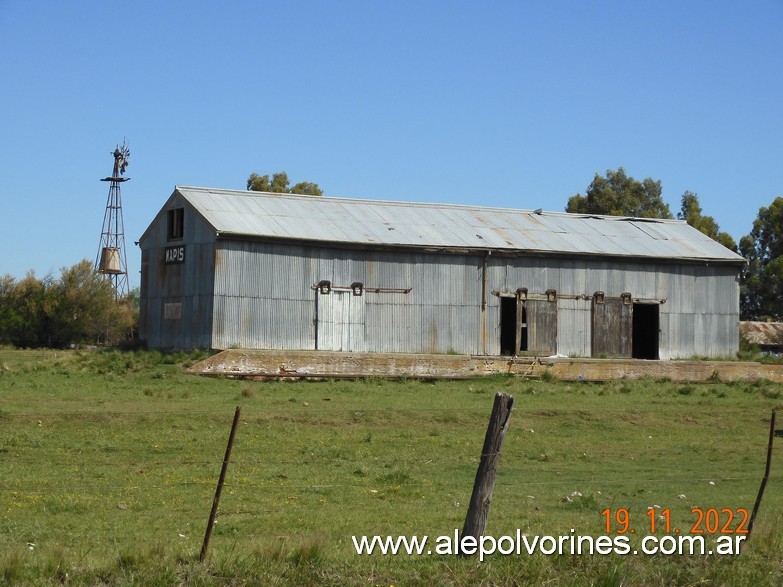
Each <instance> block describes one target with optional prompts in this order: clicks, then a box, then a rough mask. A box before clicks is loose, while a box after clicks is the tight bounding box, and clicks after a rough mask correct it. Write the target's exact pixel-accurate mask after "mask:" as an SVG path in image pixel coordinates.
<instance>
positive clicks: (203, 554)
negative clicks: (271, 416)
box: [198, 406, 239, 561]
mask: <svg viewBox="0 0 783 587" xmlns="http://www.w3.org/2000/svg"><path fill="white" fill-rule="evenodd" d="M237 424H239V406H237V409H236V411H235V412H234V423H233V424H232V425H231V434H229V436H228V446H226V456H224V457H223V467H222V468H221V469H220V479H218V484H217V488H216V489H215V499H214V500H213V501H212V511H211V512H210V513H209V521H208V522H207V531H206V532H205V533H204V544H203V545H202V546H201V554H200V555H199V557H198V560H199V561H203V560H204V558H205V557H206V556H207V549H208V548H209V539H210V537H211V536H212V527H213V526H214V525H215V518H216V517H217V510H218V504H219V503H220V493H221V492H222V491H223V482H224V481H225V480H226V471H227V470H228V461H229V459H230V458H231V447H232V446H233V444H234V436H235V435H236V432H237Z"/></svg>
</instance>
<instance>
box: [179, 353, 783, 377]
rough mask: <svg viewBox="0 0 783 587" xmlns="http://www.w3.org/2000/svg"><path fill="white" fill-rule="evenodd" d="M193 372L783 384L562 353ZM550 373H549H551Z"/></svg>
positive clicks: (781, 373) (248, 358) (300, 358)
mask: <svg viewBox="0 0 783 587" xmlns="http://www.w3.org/2000/svg"><path fill="white" fill-rule="evenodd" d="M189 371H190V372H192V373H197V374H200V375H215V376H227V377H244V378H256V379H266V378H303V377H322V378H327V377H338V378H339V377H343V378H361V377H388V378H404V377H410V378H415V379H467V378H470V377H480V376H483V375H493V374H499V373H503V374H510V375H515V376H518V377H530V378H540V377H553V378H554V379H558V380H563V381H577V380H581V381H613V380H621V379H641V378H645V377H646V378H651V379H669V380H671V381H683V382H685V381H694V382H695V381H705V382H706V381H756V380H759V379H766V380H769V381H773V382H776V383H783V365H768V364H762V363H751V362H740V361H644V360H638V359H571V358H561V357H513V358H512V357H481V356H470V355H416V354H396V353H342V352H326V351H273V350H244V349H230V350H226V351H222V352H220V353H218V354H216V355H213V356H212V357H209V358H208V359H206V360H204V361H201V362H200V363H197V364H196V365H193V366H192V367H191V368H190V369H189ZM545 373H549V375H545Z"/></svg>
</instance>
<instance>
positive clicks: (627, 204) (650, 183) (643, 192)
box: [566, 167, 672, 218]
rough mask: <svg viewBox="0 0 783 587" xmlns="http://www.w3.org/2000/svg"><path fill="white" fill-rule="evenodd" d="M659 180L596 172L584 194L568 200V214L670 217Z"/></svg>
mask: <svg viewBox="0 0 783 587" xmlns="http://www.w3.org/2000/svg"><path fill="white" fill-rule="evenodd" d="M661 192H662V187H661V182H660V180H658V181H655V180H653V179H651V178H649V177H648V178H647V179H645V180H644V181H641V182H640V181H636V180H635V179H634V178H632V177H629V176H627V175H626V174H625V169H623V168H622V167H618V168H617V171H612V170H611V169H610V170H607V172H606V177H605V178H604V177H601V176H600V175H598V174H597V173H596V174H595V177H594V178H593V181H592V183H591V184H590V185H589V186H588V188H587V192H586V193H585V195H584V196H583V195H581V194H576V195H574V196H571V197H570V198H569V199H568V205H567V206H566V212H574V213H577V214H606V215H609V216H633V217H636V218H671V217H672V213H671V210H669V205H668V204H666V203H665V202H664V201H663V198H662V197H661Z"/></svg>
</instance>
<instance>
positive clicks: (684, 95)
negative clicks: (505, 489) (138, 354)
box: [0, 0, 783, 286]
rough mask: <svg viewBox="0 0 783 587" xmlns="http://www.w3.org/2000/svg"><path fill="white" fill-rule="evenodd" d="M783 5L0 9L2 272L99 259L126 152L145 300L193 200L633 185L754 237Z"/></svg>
mask: <svg viewBox="0 0 783 587" xmlns="http://www.w3.org/2000/svg"><path fill="white" fill-rule="evenodd" d="M782 70H783V1H781V0H749V1H748V2H742V3H739V2H729V1H723V0H713V1H706V0H704V1H703V0H687V1H682V0H677V1H670V0H659V1H656V2H634V1H628V0H625V1H600V0H599V1H595V2H579V1H573V2H562V1H557V0H555V1H547V2H529V1H523V0H520V1H514V2H511V1H502V0H497V1H488V2H478V1H472V2H464V1H459V0H453V1H448V2H447V1H438V0H432V1H427V2H412V1H411V2H407V1H400V0H398V1H381V0H364V1H325V0H324V1H291V2H260V1H257V2H253V1H225V2H198V1H190V2H166V1H163V2H161V1H160V0H158V1H155V2H152V1H146V0H141V1H134V2H126V3H116V2H105V1H103V2H87V1H79V0H74V1H73V2H61V1H37V2H30V1H29V0H0V199H1V200H2V204H3V205H2V213H0V254H1V259H0V275H2V274H11V275H13V276H16V277H22V276H24V274H25V272H26V271H27V270H30V269H32V270H34V271H35V272H36V274H37V275H38V276H39V277H40V276H43V275H45V274H47V273H50V272H51V273H54V274H55V275H57V274H59V269H60V268H61V267H64V266H70V265H73V264H74V263H77V262H78V261H80V260H81V259H83V258H87V259H90V260H91V261H92V260H94V258H95V256H96V254H97V249H98V244H99V239H100V232H101V225H102V221H103V214H104V209H105V205H106V197H107V194H108V184H106V183H102V182H100V181H98V180H99V179H100V178H102V177H105V176H107V175H109V174H110V173H111V168H112V164H113V159H112V157H111V155H110V153H111V151H112V150H113V149H114V147H115V146H116V145H117V143H122V141H123V139H124V138H127V141H128V144H129V146H130V150H131V164H130V166H129V167H128V170H127V172H126V175H127V176H129V177H131V181H129V182H127V183H125V184H123V186H122V196H123V206H124V220H125V232H126V242H127V246H128V265H129V273H130V275H129V278H130V283H131V286H137V285H138V283H139V278H138V277H139V276H138V271H139V265H140V260H139V259H140V255H139V251H138V248H137V247H136V246H134V241H135V240H138V238H139V237H140V236H141V234H142V233H143V232H144V230H145V229H146V227H147V226H148V225H149V223H150V222H151V220H152V218H153V217H154V215H155V214H156V212H157V211H158V210H159V209H160V207H161V206H162V205H163V203H164V201H165V200H166V198H167V197H168V196H169V195H170V194H171V192H172V191H173V189H174V186H175V185H197V186H207V187H219V188H237V189H244V188H245V182H246V180H247V177H248V175H250V173H251V172H254V171H255V172H258V173H261V174H265V173H270V174H271V173H274V172H277V171H280V170H285V171H286V172H287V173H288V175H289V177H290V179H291V181H292V183H296V182H298V181H313V182H316V183H318V184H320V186H321V187H322V188H323V189H324V191H325V193H326V194H327V195H333V196H341V197H349V198H370V199H385V200H404V201H405V200H407V201H430V202H450V203H458V204H482V205H491V206H503V207H513V208H523V209H536V208H544V209H545V210H563V209H564V207H565V205H566V202H567V200H568V198H569V197H570V196H572V195H573V194H575V193H584V191H585V189H586V188H587V186H588V185H589V184H590V182H591V181H592V179H593V176H594V175H595V173H599V174H602V175H603V174H604V173H605V172H606V170H607V169H616V168H618V167H620V166H623V167H624V168H625V169H626V171H627V173H628V174H629V175H632V176H633V177H634V178H636V179H639V180H641V179H644V178H646V177H652V178H653V179H656V180H658V179H659V180H661V182H662V183H663V191H664V199H665V200H666V201H667V202H668V203H669V205H670V206H671V208H672V211H673V212H676V211H677V210H679V203H680V197H681V195H682V193H683V192H684V191H685V190H690V191H693V192H696V193H697V194H698V195H699V199H700V202H701V204H702V208H703V210H704V213H705V214H709V215H712V216H714V217H715V219H716V220H717V221H718V223H719V224H720V227H721V228H722V229H723V230H726V231H728V232H729V233H730V234H732V236H734V237H735V239H739V238H740V237H741V236H743V235H745V234H747V233H748V232H750V230H751V227H752V223H753V220H754V219H755V218H756V216H757V214H758V209H759V207H761V206H768V205H769V204H770V203H771V202H772V201H773V200H774V198H775V197H776V196H780V195H783V75H782V74H783V71H782Z"/></svg>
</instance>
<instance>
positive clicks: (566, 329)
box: [557, 299, 591, 357]
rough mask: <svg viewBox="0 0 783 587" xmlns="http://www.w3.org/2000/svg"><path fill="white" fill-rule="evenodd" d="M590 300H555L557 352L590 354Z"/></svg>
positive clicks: (579, 354)
mask: <svg viewBox="0 0 783 587" xmlns="http://www.w3.org/2000/svg"><path fill="white" fill-rule="evenodd" d="M590 304H591V301H590V300H583V299H560V300H558V301H557V308H558V316H557V352H558V354H561V355H565V356H568V357H589V356H590Z"/></svg>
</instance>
